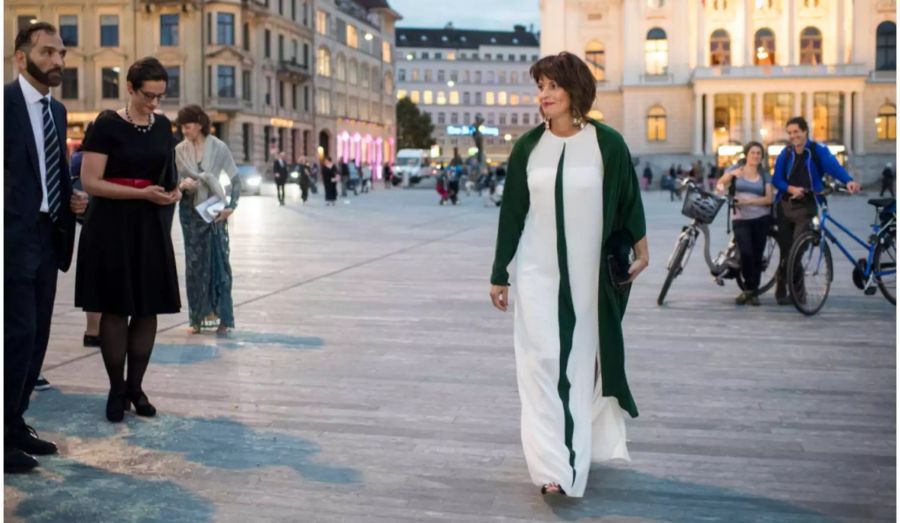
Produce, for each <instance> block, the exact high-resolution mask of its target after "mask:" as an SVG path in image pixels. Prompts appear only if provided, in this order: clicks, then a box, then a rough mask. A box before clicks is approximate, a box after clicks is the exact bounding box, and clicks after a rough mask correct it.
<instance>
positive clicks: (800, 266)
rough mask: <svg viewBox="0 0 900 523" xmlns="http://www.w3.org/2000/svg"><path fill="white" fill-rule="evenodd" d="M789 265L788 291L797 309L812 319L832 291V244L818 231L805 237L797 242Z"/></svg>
mask: <svg viewBox="0 0 900 523" xmlns="http://www.w3.org/2000/svg"><path fill="white" fill-rule="evenodd" d="M787 263H788V267H787V280H788V289H789V290H790V293H791V300H792V301H793V302H794V307H796V308H797V310H798V311H800V312H802V313H803V314H805V315H807V316H812V315H814V314H815V313H817V312H819V310H820V309H821V308H822V306H823V305H825V300H827V299H828V292H829V291H830V290H831V280H832V279H833V276H834V267H833V265H832V262H831V249H830V248H829V247H828V242H827V241H825V239H824V238H823V237H822V236H821V235H820V234H819V233H817V232H815V231H810V232H807V233H805V234H804V235H803V236H800V238H798V239H797V241H796V242H794V246H793V247H792V248H791V254H790V256H789V257H788V262H787Z"/></svg>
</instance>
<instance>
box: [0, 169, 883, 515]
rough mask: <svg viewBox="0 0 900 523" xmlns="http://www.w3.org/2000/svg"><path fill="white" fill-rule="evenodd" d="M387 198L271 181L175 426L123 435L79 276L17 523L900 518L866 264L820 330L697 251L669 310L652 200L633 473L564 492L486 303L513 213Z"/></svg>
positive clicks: (191, 343) (153, 422)
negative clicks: (536, 446)
mask: <svg viewBox="0 0 900 523" xmlns="http://www.w3.org/2000/svg"><path fill="white" fill-rule="evenodd" d="M378 189H379V190H376V191H375V192H374V193H371V194H368V195H363V196H359V197H355V198H351V199H349V200H348V203H343V202H340V203H339V205H338V206H337V207H334V208H331V207H324V206H323V204H322V201H321V199H318V197H316V198H314V199H313V200H312V201H311V202H310V203H309V204H308V205H306V206H301V205H300V202H299V198H298V195H297V191H296V187H293V186H290V187H289V197H288V199H289V201H288V205H287V206H285V207H278V206H277V205H276V203H275V200H274V197H273V196H272V192H273V191H272V188H271V187H266V188H265V192H264V196H262V197H249V196H248V197H244V198H243V199H242V200H241V205H240V207H239V209H238V211H237V213H236V214H235V215H234V217H233V219H232V223H231V238H232V266H233V270H234V276H235V278H234V301H235V305H236V309H235V315H236V321H237V329H236V330H235V332H234V333H233V334H232V336H231V337H230V338H228V339H217V338H215V337H214V336H212V335H211V334H204V335H200V336H192V335H190V334H188V333H187V313H186V310H185V312H182V313H181V314H176V315H169V316H161V317H160V321H159V326H160V333H159V335H158V338H157V347H156V349H155V353H154V357H153V364H152V365H151V367H150V369H149V372H148V375H147V379H146V384H145V388H146V390H147V392H148V395H149V396H150V397H151V398H152V399H153V401H154V402H155V404H156V405H157V407H158V408H159V411H160V415H159V416H158V417H157V418H155V419H149V420H148V419H141V418H137V417H134V416H131V415H129V416H127V417H126V422H125V423H123V424H119V425H112V424H109V423H107V422H106V420H105V418H104V414H103V413H104V410H103V409H104V405H105V399H106V392H107V380H106V376H105V373H104V370H103V366H102V361H101V359H100V357H99V354H98V352H97V350H96V349H89V348H84V347H81V346H80V342H81V335H82V330H83V328H84V315H83V314H82V313H81V311H79V310H76V309H75V308H74V306H73V303H72V296H73V281H74V274H73V273H69V274H66V275H64V276H63V277H62V278H61V279H60V286H59V293H58V299H57V304H56V309H55V317H54V328H53V334H52V339H51V342H50V348H49V351H48V355H47V362H46V365H45V375H46V376H47V378H48V379H49V380H50V381H51V382H52V383H53V384H54V387H55V388H54V389H53V390H51V391H47V392H41V393H36V395H35V397H34V399H33V401H32V408H31V410H30V411H29V418H28V419H29V421H30V422H32V423H33V424H34V426H35V427H36V428H37V429H38V430H39V431H40V432H41V434H42V435H46V436H51V437H53V438H54V439H55V440H56V441H57V442H59V444H60V447H61V453H60V456H58V457H51V458H44V459H42V460H41V462H42V465H43V466H42V467H41V469H40V471H39V472H37V473H34V474H30V475H27V476H11V475H7V476H5V477H4V480H5V482H6V483H5V488H4V498H5V501H6V505H5V509H4V515H5V516H6V518H7V520H9V521H25V522H57V521H59V522H70V521H91V522H94V521H115V522H121V521H160V522H181V521H184V522H201V521H226V522H231V521H235V522H238V521H239V522H245V521H291V522H295V521H302V522H419V521H422V522H458V521H473V522H525V521H529V522H532V521H602V522H604V523H609V522H617V523H618V522H622V523H635V522H657V521H667V522H676V523H681V522H684V523H695V522H699V521H712V522H714V521H728V522H732V523H740V522H748V523H749V522H754V523H756V522H778V523H782V522H789V523H793V522H803V523H806V522H832V521H845V522H854V523H855V522H864V521H865V522H870V521H893V520H894V518H895V511H896V505H895V491H896V481H895V480H896V465H895V461H896V459H895V457H896V450H895V449H896V401H895V398H896V396H895V386H896V385H895V379H896V337H895V332H896V314H895V309H894V307H893V306H891V305H890V304H888V303H887V302H886V301H885V300H884V299H882V298H881V297H880V296H877V295H876V296H872V297H869V296H864V295H862V293H861V292H859V291H858V290H856V289H855V287H853V285H852V283H851V282H850V279H849V276H850V270H851V266H850V264H849V263H847V261H846V260H844V259H843V258H840V259H838V258H836V259H835V270H836V280H835V283H834V286H833V288H832V294H831V296H830V298H829V301H828V303H827V304H826V306H825V308H824V309H823V310H822V312H821V313H820V314H819V315H817V316H815V317H812V318H805V317H802V316H801V315H800V314H799V313H797V312H796V311H795V310H794V309H793V308H791V307H777V306H776V305H775V304H774V300H773V298H772V297H771V295H766V296H764V297H763V306H762V307H759V308H738V307H736V306H735V305H734V304H733V298H734V296H735V295H736V294H737V287H736V286H735V285H734V284H733V282H728V284H727V285H726V286H725V287H717V286H716V285H715V284H714V283H713V282H712V281H711V280H710V278H709V276H708V273H707V271H706V268H705V265H704V264H703V262H702V259H701V258H700V256H699V254H700V253H699V252H696V253H694V254H695V256H694V258H693V259H692V260H691V263H690V265H689V266H688V268H687V270H686V271H685V274H683V275H682V276H681V277H680V278H679V279H678V280H676V282H675V284H674V285H673V288H672V290H671V291H670V295H669V298H668V299H667V304H666V306H665V307H657V306H656V295H657V293H658V291H659V288H660V286H661V284H662V280H663V278H664V276H665V274H664V270H665V261H666V258H667V257H668V255H669V252H670V251H671V249H672V246H673V244H674V241H675V238H676V236H677V232H678V230H679V227H680V226H681V224H682V223H684V222H685V219H684V218H683V217H681V216H680V214H679V210H680V204H676V203H671V204H670V203H669V202H668V201H666V200H667V199H668V196H667V195H665V194H662V193H657V192H654V193H648V194H646V195H645V206H646V207H647V212H648V226H649V238H650V246H651V256H652V263H651V266H650V269H649V270H648V271H647V273H646V274H645V275H643V276H642V277H641V279H640V280H639V283H638V284H637V285H636V286H635V288H634V290H633V292H632V299H631V302H630V304H629V311H628V314H627V317H626V321H625V335H626V343H627V349H626V350H627V367H628V372H629V382H630V384H631V385H632V388H633V392H634V395H635V398H636V400H637V403H638V406H639V409H640V411H641V416H640V417H639V418H638V419H636V420H631V421H629V422H628V430H629V440H630V443H629V444H630V450H631V455H632V459H633V461H632V462H631V463H630V464H616V465H600V466H595V467H594V468H593V469H592V472H591V477H590V480H589V482H588V491H587V494H586V497H585V498H584V499H582V500H577V501H576V500H545V499H542V498H541V496H540V495H539V494H538V492H537V487H534V486H532V485H531V484H530V481H529V479H528V475H527V471H526V468H525V463H524V459H523V457H522V452H521V446H520V439H519V432H518V431H519V419H518V417H519V403H518V396H517V392H516V383H515V371H514V360H513V352H512V315H511V314H506V315H503V314H501V313H499V312H497V311H495V310H493V309H492V307H491V306H490V303H489V299H488V296H487V290H488V286H487V279H488V274H489V271H490V263H491V258H492V254H493V243H494V236H495V234H496V220H497V209H496V208H484V207H483V206H482V205H481V202H480V200H478V199H477V198H475V197H471V198H465V197H464V198H463V205H461V206H459V207H440V206H438V205H437V196H436V194H434V193H432V192H430V191H403V190H396V189H394V190H390V191H384V190H381V188H380V187H379V188H378ZM320 195H321V192H320ZM832 209H833V210H834V212H835V213H836V214H837V215H838V216H839V217H841V218H842V219H844V220H845V221H846V223H847V224H848V225H850V226H851V227H852V228H854V229H855V230H858V231H860V232H862V231H863V230H864V227H865V226H866V224H867V223H868V221H869V220H870V219H871V212H870V211H869V208H868V206H867V205H866V204H865V199H864V198H862V197H856V198H841V199H836V200H835V201H834V203H833V204H832ZM178 229H179V227H177V226H176V228H175V231H174V234H175V246H176V256H177V258H178V260H179V270H180V274H181V277H182V278H183V267H182V266H181V263H182V260H183V245H182V240H181V235H180V231H179V230H178ZM713 240H714V245H715V246H716V247H717V248H718V247H721V246H723V245H724V243H725V236H724V226H723V225H721V224H718V223H717V224H716V225H715V226H714V238H713ZM835 254H837V253H835ZM182 292H183V288H182ZM183 302H184V303H185V304H186V298H184V297H183ZM185 309H186V307H185Z"/></svg>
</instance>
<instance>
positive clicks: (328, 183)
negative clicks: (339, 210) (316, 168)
mask: <svg viewBox="0 0 900 523" xmlns="http://www.w3.org/2000/svg"><path fill="white" fill-rule="evenodd" d="M321 173H322V185H323V186H324V189H325V205H326V206H328V205H331V206H334V202H335V200H337V184H338V181H339V180H340V175H338V173H337V169H335V166H334V163H333V162H332V161H331V157H330V156H326V157H325V158H324V159H323V160H322V168H321Z"/></svg>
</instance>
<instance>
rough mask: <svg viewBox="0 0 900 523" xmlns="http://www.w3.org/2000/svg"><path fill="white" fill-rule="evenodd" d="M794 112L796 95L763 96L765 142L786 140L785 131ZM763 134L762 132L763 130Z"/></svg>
mask: <svg viewBox="0 0 900 523" xmlns="http://www.w3.org/2000/svg"><path fill="white" fill-rule="evenodd" d="M793 112H794V95H793V94H792V93H764V94H763V129H765V134H763V135H762V138H763V141H765V142H769V143H770V142H775V141H780V140H786V139H787V134H786V133H785V131H784V128H785V126H787V121H788V120H790V119H791V117H792V116H794V114H793ZM761 132H762V130H761Z"/></svg>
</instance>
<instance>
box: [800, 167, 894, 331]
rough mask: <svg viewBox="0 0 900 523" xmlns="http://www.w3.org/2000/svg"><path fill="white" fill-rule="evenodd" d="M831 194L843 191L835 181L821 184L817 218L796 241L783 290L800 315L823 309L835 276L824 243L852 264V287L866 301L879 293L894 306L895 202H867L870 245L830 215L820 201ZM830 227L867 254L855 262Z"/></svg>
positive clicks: (892, 199)
mask: <svg viewBox="0 0 900 523" xmlns="http://www.w3.org/2000/svg"><path fill="white" fill-rule="evenodd" d="M832 192H846V189H845V188H844V187H843V186H840V185H838V184H837V183H836V182H834V181H830V182H827V183H826V186H825V191H824V192H823V193H822V195H821V196H819V197H817V198H816V200H817V203H818V204H819V215H818V216H815V217H813V220H812V229H811V230H810V231H808V232H805V233H803V235H801V236H800V237H799V238H797V241H796V242H794V245H793V247H791V252H790V256H788V261H787V263H788V267H787V278H788V291H789V293H790V296H791V301H793V303H794V307H796V308H797V310H798V311H800V312H802V313H803V314H805V315H807V316H812V315H814V314H816V313H817V312H819V310H820V309H821V308H822V307H823V306H824V305H825V301H826V300H827V299H828V293H829V291H830V290H831V282H832V280H833V277H834V272H833V271H834V266H833V263H832V259H831V248H830V247H829V246H828V244H829V242H830V243H833V244H834V245H836V246H837V247H838V249H839V250H840V251H841V252H842V253H843V254H844V256H845V257H846V258H847V260H849V261H850V263H851V264H852V265H853V274H852V278H853V283H854V284H855V285H856V287H857V288H859V289H860V290H862V291H863V293H865V294H866V295H867V296H872V295H873V294H875V293H876V292H877V291H878V290H879V289H880V290H881V294H883V295H884V297H885V299H887V301H889V302H890V303H891V304H892V305H896V304H897V252H896V235H897V203H896V200H894V198H875V199H871V200H869V202H868V203H869V205H872V206H873V207H875V221H874V223H873V224H872V225H871V226H870V227H871V229H872V234H870V235H869V241H868V242H864V241H863V240H862V239H861V238H859V237H857V236H856V235H855V234H853V232H851V231H850V229H848V228H847V227H846V226H844V225H843V224H841V223H840V222H839V221H838V220H837V219H835V218H834V216H832V215H831V213H830V212H829V209H828V200H827V199H826V198H825V196H827V195H828V194H831V193H832ZM829 224H833V225H834V226H835V227H837V228H838V229H839V230H841V231H843V232H844V234H846V235H848V236H850V238H852V239H853V240H854V241H855V242H856V243H858V244H859V245H861V246H862V247H864V248H865V249H866V251H867V253H866V257H865V258H859V259H857V260H854V258H853V254H851V253H850V251H849V250H848V249H847V248H846V247H844V244H842V243H841V241H840V240H839V239H838V238H837V237H836V236H835V235H834V233H833V232H832V230H831V229H829ZM825 240H827V241H825ZM820 280H821V281H820Z"/></svg>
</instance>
